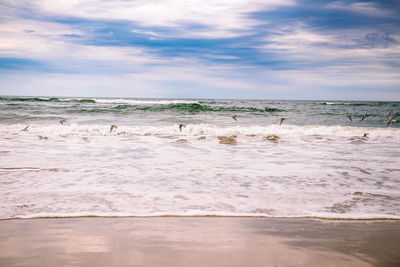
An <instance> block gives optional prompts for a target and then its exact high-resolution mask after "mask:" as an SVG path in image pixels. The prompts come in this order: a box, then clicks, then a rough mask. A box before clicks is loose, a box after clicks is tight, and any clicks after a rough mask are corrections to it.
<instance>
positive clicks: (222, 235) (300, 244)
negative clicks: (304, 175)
mask: <svg viewBox="0 0 400 267" xmlns="http://www.w3.org/2000/svg"><path fill="white" fill-rule="evenodd" d="M399 247H400V221H398V220H385V221H377V220H370V221H358V220H354V221H342V220H318V219H307V218H306V219H283V218H232V217H150V218H99V217H91V218H87V217H82V218H58V219H16V220H2V221H0V251H1V252H0V266H399V264H400V255H399V254H398V249H399Z"/></svg>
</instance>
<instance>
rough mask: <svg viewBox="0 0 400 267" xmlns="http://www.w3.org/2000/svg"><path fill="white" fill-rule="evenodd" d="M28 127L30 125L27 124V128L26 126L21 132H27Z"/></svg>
mask: <svg viewBox="0 0 400 267" xmlns="http://www.w3.org/2000/svg"><path fill="white" fill-rule="evenodd" d="M29 125H30V124H28V126H26V127H25V128H24V129H22V130H21V131H25V132H27V131H28V128H29Z"/></svg>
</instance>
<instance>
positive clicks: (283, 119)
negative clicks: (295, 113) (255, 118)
mask: <svg viewBox="0 0 400 267" xmlns="http://www.w3.org/2000/svg"><path fill="white" fill-rule="evenodd" d="M286 120H287V119H286V118H281V122H280V123H279V125H282V123H284V122H285V121H286Z"/></svg>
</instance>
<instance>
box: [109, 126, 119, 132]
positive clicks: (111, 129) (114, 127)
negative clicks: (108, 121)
mask: <svg viewBox="0 0 400 267" xmlns="http://www.w3.org/2000/svg"><path fill="white" fill-rule="evenodd" d="M117 128H118V126H117V125H114V124H113V125H111V127H110V133H112V131H113V130H114V129H115V130H116V129H117Z"/></svg>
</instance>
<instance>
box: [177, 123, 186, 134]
mask: <svg viewBox="0 0 400 267" xmlns="http://www.w3.org/2000/svg"><path fill="white" fill-rule="evenodd" d="M185 127H186V125H185V124H179V131H181V132H182V128H185Z"/></svg>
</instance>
